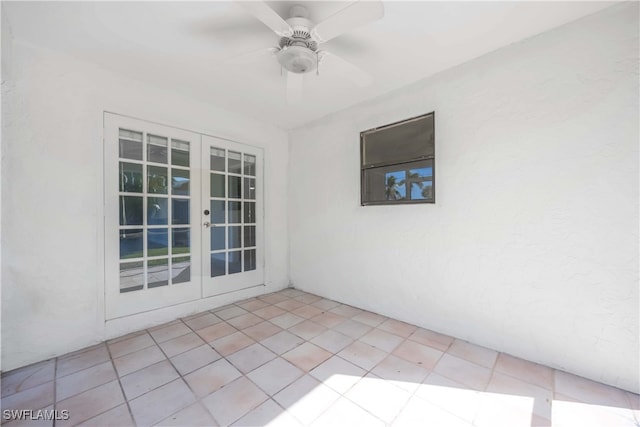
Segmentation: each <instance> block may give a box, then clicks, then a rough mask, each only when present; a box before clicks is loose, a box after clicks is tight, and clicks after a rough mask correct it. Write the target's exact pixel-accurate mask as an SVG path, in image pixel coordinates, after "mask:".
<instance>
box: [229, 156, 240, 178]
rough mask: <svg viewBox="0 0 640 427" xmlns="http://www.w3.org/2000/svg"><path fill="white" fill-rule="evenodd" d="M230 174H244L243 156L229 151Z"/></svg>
mask: <svg viewBox="0 0 640 427" xmlns="http://www.w3.org/2000/svg"><path fill="white" fill-rule="evenodd" d="M229 173H242V155H241V154H240V153H236V152H235V151H229Z"/></svg>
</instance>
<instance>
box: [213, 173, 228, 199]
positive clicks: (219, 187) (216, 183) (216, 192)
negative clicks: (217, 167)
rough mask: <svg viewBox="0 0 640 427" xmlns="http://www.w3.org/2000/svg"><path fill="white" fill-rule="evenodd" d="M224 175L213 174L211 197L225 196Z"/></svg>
mask: <svg viewBox="0 0 640 427" xmlns="http://www.w3.org/2000/svg"><path fill="white" fill-rule="evenodd" d="M224 194H225V192H224V175H220V174H218V173H212V174H211V197H224Z"/></svg>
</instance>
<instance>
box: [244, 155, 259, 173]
mask: <svg viewBox="0 0 640 427" xmlns="http://www.w3.org/2000/svg"><path fill="white" fill-rule="evenodd" d="M244 174H245V175H251V176H256V156H252V155H250V154H245V155H244Z"/></svg>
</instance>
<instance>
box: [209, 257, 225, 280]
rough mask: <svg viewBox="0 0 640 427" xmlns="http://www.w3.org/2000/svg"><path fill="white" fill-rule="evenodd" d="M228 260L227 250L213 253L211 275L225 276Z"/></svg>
mask: <svg viewBox="0 0 640 427" xmlns="http://www.w3.org/2000/svg"><path fill="white" fill-rule="evenodd" d="M226 262H227V259H226V252H220V253H217V254H211V277H218V276H224V275H225V274H226V273H225V271H226V270H225V269H226Z"/></svg>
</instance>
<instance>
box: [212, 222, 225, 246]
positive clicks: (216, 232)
mask: <svg viewBox="0 0 640 427" xmlns="http://www.w3.org/2000/svg"><path fill="white" fill-rule="evenodd" d="M210 230H211V250H212V251H218V250H221V249H226V248H227V244H226V243H225V240H224V237H225V236H224V232H225V230H226V227H211V228H210Z"/></svg>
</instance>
